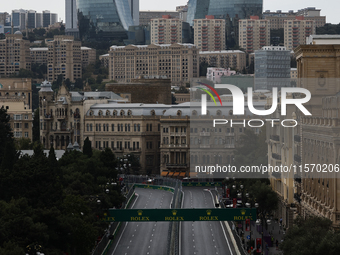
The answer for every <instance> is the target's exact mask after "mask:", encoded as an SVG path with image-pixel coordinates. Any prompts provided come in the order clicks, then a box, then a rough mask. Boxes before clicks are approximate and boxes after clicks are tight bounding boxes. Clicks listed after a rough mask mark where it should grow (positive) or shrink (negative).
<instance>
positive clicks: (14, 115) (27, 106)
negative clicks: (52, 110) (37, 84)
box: [0, 78, 32, 139]
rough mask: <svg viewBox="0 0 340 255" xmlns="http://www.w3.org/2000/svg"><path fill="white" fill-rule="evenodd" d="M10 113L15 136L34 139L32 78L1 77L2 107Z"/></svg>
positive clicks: (0, 102)
mask: <svg viewBox="0 0 340 255" xmlns="http://www.w3.org/2000/svg"><path fill="white" fill-rule="evenodd" d="M2 106H3V107H4V108H5V109H6V110H7V114H8V115H10V121H9V125H10V126H11V129H12V132H13V135H14V138H22V137H24V138H28V139H32V82H31V79H26V78H25V79H23V78H5V79H0V108H1V107H2Z"/></svg>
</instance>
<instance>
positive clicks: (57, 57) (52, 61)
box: [47, 35, 82, 82]
mask: <svg viewBox="0 0 340 255" xmlns="http://www.w3.org/2000/svg"><path fill="white" fill-rule="evenodd" d="M47 46H48V64H47V79H48V81H50V82H52V81H55V80H56V79H57V78H58V76H59V75H62V76H63V80H66V79H70V80H71V82H75V80H76V79H80V78H81V77H82V62H81V61H82V53H81V42H80V41H75V40H74V37H73V36H70V35H56V36H54V39H53V40H51V41H48V42H47Z"/></svg>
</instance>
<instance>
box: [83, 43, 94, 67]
mask: <svg viewBox="0 0 340 255" xmlns="http://www.w3.org/2000/svg"><path fill="white" fill-rule="evenodd" d="M95 62H96V49H92V48H89V47H81V63H82V66H83V67H86V66H88V65H89V64H94V63H95Z"/></svg>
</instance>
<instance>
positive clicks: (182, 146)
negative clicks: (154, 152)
mask: <svg viewBox="0 0 340 255" xmlns="http://www.w3.org/2000/svg"><path fill="white" fill-rule="evenodd" d="M169 148H188V145H187V144H169Z"/></svg>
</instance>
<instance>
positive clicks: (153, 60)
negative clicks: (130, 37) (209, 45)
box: [109, 43, 199, 86]
mask: <svg viewBox="0 0 340 255" xmlns="http://www.w3.org/2000/svg"><path fill="white" fill-rule="evenodd" d="M109 54H110V60H109V79H110V80H116V81H117V82H131V80H132V79H135V78H136V77H138V76H149V77H150V76H151V77H154V76H156V77H157V76H163V77H167V78H169V79H171V84H172V85H177V86H181V85H185V83H187V82H190V79H191V78H195V77H198V76H199V63H198V49H197V47H196V46H195V45H193V44H180V43H176V44H171V45H170V44H163V45H154V44H151V45H128V46H115V45H114V46H111V47H110V52H109Z"/></svg>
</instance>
